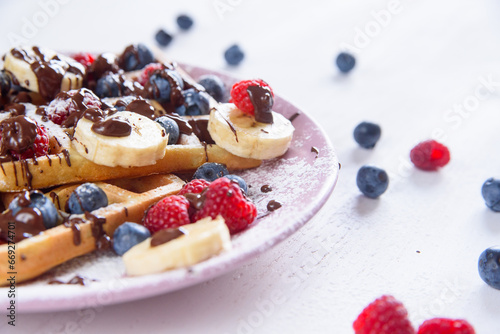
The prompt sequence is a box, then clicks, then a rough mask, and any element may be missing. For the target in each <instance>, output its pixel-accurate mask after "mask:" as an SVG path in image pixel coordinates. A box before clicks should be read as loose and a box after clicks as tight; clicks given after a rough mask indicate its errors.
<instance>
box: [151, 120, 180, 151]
mask: <svg viewBox="0 0 500 334" xmlns="http://www.w3.org/2000/svg"><path fill="white" fill-rule="evenodd" d="M155 121H156V122H158V123H160V125H161V126H162V127H163V128H164V129H165V131H166V132H167V133H168V145H173V144H176V143H177V141H178V140H179V136H180V132H179V125H177V122H176V121H174V120H173V119H171V118H170V117H168V116H161V117H158V118H157V119H155Z"/></svg>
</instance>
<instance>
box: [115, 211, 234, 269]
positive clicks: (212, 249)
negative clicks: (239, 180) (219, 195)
mask: <svg viewBox="0 0 500 334" xmlns="http://www.w3.org/2000/svg"><path fill="white" fill-rule="evenodd" d="M174 231H175V230H174ZM179 231H180V232H179V235H180V236H178V237H176V238H174V239H173V240H170V241H168V242H165V243H161V244H159V245H157V246H151V241H152V239H154V238H155V235H154V236H153V237H152V238H148V239H146V240H145V241H143V242H141V243H140V244H138V245H136V246H134V247H132V248H131V249H130V250H129V251H128V252H126V253H125V254H123V262H124V263H125V267H126V271H127V274H128V275H133V276H137V275H148V274H155V273H160V272H162V271H165V270H169V269H174V268H181V267H186V266H191V265H193V264H196V263H198V262H201V261H203V260H206V259H208V258H209V257H211V256H213V255H216V254H218V253H220V252H221V251H224V250H229V249H230V248H231V237H230V235H229V230H228V228H227V226H226V224H225V222H224V218H222V217H221V216H217V217H216V218H215V219H213V220H212V219H211V218H210V217H207V218H203V219H201V220H199V221H197V222H196V223H194V224H188V225H184V226H181V227H179ZM169 232H171V231H169Z"/></svg>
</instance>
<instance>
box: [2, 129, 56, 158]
mask: <svg viewBox="0 0 500 334" xmlns="http://www.w3.org/2000/svg"><path fill="white" fill-rule="evenodd" d="M10 153H11V154H12V156H13V157H14V158H15V159H17V160H24V159H30V158H36V157H41V156H43V155H46V154H48V153H49V135H48V134H47V130H46V129H45V127H44V126H42V125H39V126H38V127H37V129H36V137H35V141H34V142H33V144H32V145H31V146H30V147H29V148H27V149H26V150H24V151H22V152H15V151H10Z"/></svg>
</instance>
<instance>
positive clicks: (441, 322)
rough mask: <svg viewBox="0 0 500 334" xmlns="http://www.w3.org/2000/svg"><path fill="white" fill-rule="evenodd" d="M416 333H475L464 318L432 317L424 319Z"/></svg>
mask: <svg viewBox="0 0 500 334" xmlns="http://www.w3.org/2000/svg"><path fill="white" fill-rule="evenodd" d="M417 333H418V334H475V333H476V332H475V331H474V328H472V326H471V324H469V323H468V322H467V321H465V320H461V319H459V320H455V319H446V318H434V319H429V320H426V321H424V322H423V323H422V324H421V325H420V327H419V328H418V332H417Z"/></svg>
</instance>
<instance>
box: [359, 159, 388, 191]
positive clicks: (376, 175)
mask: <svg viewBox="0 0 500 334" xmlns="http://www.w3.org/2000/svg"><path fill="white" fill-rule="evenodd" d="M356 184H357V185H358V188H359V190H361V192H362V193H363V194H364V195H365V196H367V197H370V198H377V197H379V196H380V195H382V194H383V193H384V192H385V191H386V190H387V186H388V185H389V176H387V173H386V172H385V171H384V170H383V169H380V168H377V167H373V166H363V167H361V168H360V169H359V171H358V175H357V177H356Z"/></svg>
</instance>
